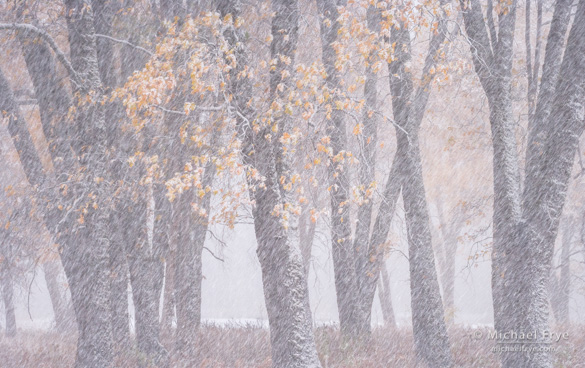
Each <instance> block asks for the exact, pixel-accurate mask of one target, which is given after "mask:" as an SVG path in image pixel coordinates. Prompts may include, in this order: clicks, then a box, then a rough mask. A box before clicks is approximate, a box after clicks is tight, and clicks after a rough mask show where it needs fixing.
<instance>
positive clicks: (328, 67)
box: [317, 0, 369, 335]
mask: <svg viewBox="0 0 585 368" xmlns="http://www.w3.org/2000/svg"><path fill="white" fill-rule="evenodd" d="M317 3H318V6H319V12H320V13H321V27H320V29H321V43H322V45H321V48H322V55H323V56H322V58H323V64H324V66H325V71H326V73H327V77H326V79H325V85H326V87H327V90H329V91H330V93H331V94H332V96H336V95H337V94H338V93H340V91H339V89H340V87H341V85H340V83H341V76H340V75H339V72H338V71H337V70H336V68H335V63H336V61H337V54H336V52H335V48H334V44H335V42H337V34H338V31H339V26H340V25H339V23H338V21H337V18H338V17H339V13H338V11H337V6H338V3H337V1H336V0H324V1H318V2H317ZM326 21H328V23H326ZM345 125H346V123H345V112H344V111H342V110H339V109H333V111H332V112H331V116H330V117H329V118H328V122H327V133H328V135H329V137H330V138H331V148H332V154H331V157H330V160H331V161H330V164H329V166H328V167H329V184H330V194H331V248H332V253H333V271H334V275H335V290H336V295H337V310H338V311H339V325H340V328H341V331H342V332H343V333H346V334H348V335H355V334H357V333H360V332H361V331H360V327H363V326H360V324H359V320H358V298H357V297H358V288H357V281H356V273H355V272H356V271H355V266H356V265H355V252H354V249H353V242H352V234H351V233H352V230H351V218H350V213H349V190H350V185H349V177H348V172H347V171H348V170H347V167H346V165H345V163H344V162H345V157H343V151H345V150H347V148H348V147H347V134H346V126H345ZM366 330H367V331H369V326H368V328H367V329H366Z"/></svg>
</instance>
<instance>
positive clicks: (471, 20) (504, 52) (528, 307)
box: [461, 1, 585, 367]
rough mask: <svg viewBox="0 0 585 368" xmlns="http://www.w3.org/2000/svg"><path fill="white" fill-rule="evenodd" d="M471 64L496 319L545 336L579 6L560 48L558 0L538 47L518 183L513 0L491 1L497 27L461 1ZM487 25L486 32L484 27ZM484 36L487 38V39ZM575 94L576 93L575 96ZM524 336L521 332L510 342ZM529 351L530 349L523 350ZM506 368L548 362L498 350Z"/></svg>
mask: <svg viewBox="0 0 585 368" xmlns="http://www.w3.org/2000/svg"><path fill="white" fill-rule="evenodd" d="M461 8H462V11H463V18H464V22H465V28H466V31H467V35H468V37H469V39H470V42H471V46H472V48H471V52H472V57H473V60H474V65H475V70H476V73H477V74H478V77H479V79H480V82H481V84H482V87H483V89H484V91H485V93H486V95H487V97H488V101H489V106H490V122H491V125H492V142H493V148H494V165H493V167H494V192H495V197H494V246H493V247H494V249H493V254H492V289H493V295H494V320H495V324H496V329H497V330H498V331H500V332H504V331H515V332H517V333H519V332H525V333H526V331H539V336H538V343H541V344H546V343H547V339H546V336H542V335H543V333H542V332H543V331H546V330H547V329H548V295H547V288H546V285H547V283H548V278H549V275H550V267H551V259H552V253H553V252H552V250H553V248H554V240H555V238H556V235H557V232H558V224H559V221H560V215H561V212H562V209H563V205H564V202H565V196H566V188H567V185H568V180H569V178H570V171H571V168H572V163H573V159H574V155H575V152H576V149H577V141H578V137H579V136H580V135H581V133H582V131H583V127H582V125H583V124H582V120H583V118H582V112H581V109H582V103H583V102H582V97H581V95H582V93H583V78H582V68H583V67H584V63H583V62H582V55H583V52H584V51H585V49H584V47H585V45H584V44H585V42H584V41H583V37H582V35H583V32H584V31H585V30H584V29H583V25H582V18H581V17H583V16H584V13H583V12H585V4H584V3H583V2H582V1H581V2H579V5H578V6H577V12H576V13H575V17H574V21H573V26H572V27H571V31H570V34H569V38H568V40H567V44H566V46H565V48H564V54H563V51H562V50H563V39H564V37H565V34H566V30H567V29H568V24H569V20H570V8H571V2H565V1H557V2H556V3H555V10H554V14H553V18H552V21H551V26H550V31H549V35H548V40H547V44H546V49H545V58H544V63H543V72H542V77H541V81H540V86H539V91H538V98H537V103H536V108H535V113H534V117H533V120H532V124H531V126H530V127H529V139H528V146H527V152H526V167H525V169H524V171H525V179H524V190H523V191H522V192H521V191H520V183H519V172H520V170H519V163H518V159H517V151H516V150H517V149H516V142H515V137H514V127H513V121H512V114H511V107H512V106H513V103H512V101H511V98H510V87H511V65H512V51H513V39H514V24H515V14H516V2H512V3H510V4H506V6H503V7H502V6H500V7H498V9H496V10H497V13H498V24H499V25H498V30H497V31H496V28H495V25H494V22H493V8H492V6H491V2H490V3H488V9H487V19H488V25H487V27H486V24H485V22H484V16H483V13H482V8H481V4H480V3H479V2H477V1H471V2H465V1H461ZM488 29H489V36H488ZM490 40H491V41H490ZM580 99H581V100H580ZM518 342H519V343H520V344H525V343H526V341H518ZM526 351H528V349H527V350H526ZM501 358H502V365H503V366H504V367H518V366H522V367H524V366H530V367H550V366H551V364H552V362H551V356H550V353H549V352H548V351H544V350H539V351H536V350H532V351H531V352H525V353H503V354H502V356H501Z"/></svg>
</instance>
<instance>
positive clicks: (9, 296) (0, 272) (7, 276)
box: [0, 259, 16, 337]
mask: <svg viewBox="0 0 585 368" xmlns="http://www.w3.org/2000/svg"><path fill="white" fill-rule="evenodd" d="M9 262H10V261H9V259H4V260H3V261H2V262H1V263H0V286H1V287H2V301H3V302H4V312H5V318H6V331H5V334H6V337H14V336H16V316H15V314H14V280H13V279H12V273H11V267H10V265H9Z"/></svg>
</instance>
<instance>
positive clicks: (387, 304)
mask: <svg viewBox="0 0 585 368" xmlns="http://www.w3.org/2000/svg"><path fill="white" fill-rule="evenodd" d="M380 273H381V276H382V277H381V278H379V279H378V297H379V298H380V306H381V307H382V316H383V318H384V325H385V326H386V327H390V328H392V329H395V328H396V327H397V326H396V317H395V316H394V308H393V307H392V293H391V290H390V276H389V275H388V269H387V268H386V265H383V266H382V268H381V269H380Z"/></svg>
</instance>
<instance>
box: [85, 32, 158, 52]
mask: <svg viewBox="0 0 585 368" xmlns="http://www.w3.org/2000/svg"><path fill="white" fill-rule="evenodd" d="M95 36H96V37H100V38H105V39H106V40H110V41H113V42H117V43H121V44H124V45H126V46H130V47H133V48H135V49H136V50H140V51H142V52H144V53H146V54H148V55H150V56H154V53H153V52H152V51H149V50H147V49H145V48H144V47H140V46H138V45H135V44H133V43H131V42H129V41H126V40H120V39H117V38H114V37H110V36H107V35H104V34H99V33H96V34H95Z"/></svg>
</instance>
